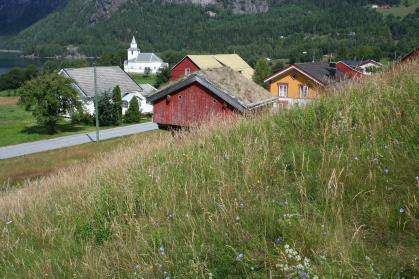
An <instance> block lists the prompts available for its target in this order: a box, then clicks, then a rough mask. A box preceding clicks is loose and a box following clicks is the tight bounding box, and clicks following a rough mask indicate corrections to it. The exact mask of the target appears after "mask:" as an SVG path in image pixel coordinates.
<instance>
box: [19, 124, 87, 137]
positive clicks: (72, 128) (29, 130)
mask: <svg viewBox="0 0 419 279" xmlns="http://www.w3.org/2000/svg"><path fill="white" fill-rule="evenodd" d="M84 129H85V127H83V126H79V125H74V124H71V123H65V124H62V123H61V124H57V126H56V131H55V132H54V133H51V131H50V130H49V129H48V128H47V127H45V126H42V125H35V126H30V127H25V128H24V129H22V131H21V132H22V133H25V134H38V135H56V134H59V133H66V132H70V133H74V132H79V131H82V130H84Z"/></svg>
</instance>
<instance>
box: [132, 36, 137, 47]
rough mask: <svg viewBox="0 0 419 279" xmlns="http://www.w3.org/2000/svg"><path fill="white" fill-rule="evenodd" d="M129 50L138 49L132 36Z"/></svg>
mask: <svg viewBox="0 0 419 279" xmlns="http://www.w3.org/2000/svg"><path fill="white" fill-rule="evenodd" d="M131 48H138V47H137V42H136V41H135V37H134V36H132V41H131Z"/></svg>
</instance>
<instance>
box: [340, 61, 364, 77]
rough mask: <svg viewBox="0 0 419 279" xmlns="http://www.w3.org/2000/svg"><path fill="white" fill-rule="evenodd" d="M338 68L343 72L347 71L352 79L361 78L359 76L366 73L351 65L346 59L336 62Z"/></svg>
mask: <svg viewBox="0 0 419 279" xmlns="http://www.w3.org/2000/svg"><path fill="white" fill-rule="evenodd" d="M336 69H338V70H339V71H341V72H342V73H345V74H346V75H347V76H348V77H350V78H351V79H353V78H359V77H362V76H363V75H364V74H363V72H361V71H359V70H357V69H356V68H354V67H351V66H349V65H348V64H347V63H345V62H344V61H339V62H337V63H336Z"/></svg>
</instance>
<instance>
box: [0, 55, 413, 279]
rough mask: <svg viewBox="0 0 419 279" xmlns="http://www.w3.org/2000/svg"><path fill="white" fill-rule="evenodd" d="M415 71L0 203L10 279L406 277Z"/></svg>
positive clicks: (144, 150)
mask: <svg viewBox="0 0 419 279" xmlns="http://www.w3.org/2000/svg"><path fill="white" fill-rule="evenodd" d="M418 73H419V64H417V63H415V64H411V65H407V66H404V67H400V68H398V69H396V70H393V71H390V72H387V73H384V74H383V75H381V76H379V77H376V78H371V79H368V80H364V81H361V82H360V83H359V84H358V85H354V86H352V87H348V88H345V89H344V90H341V91H338V92H330V95H332V96H329V97H328V98H324V99H321V100H319V101H316V102H314V103H312V104H311V105H309V106H307V107H305V108H295V109H291V110H286V111H282V112H280V113H278V114H275V115H268V116H261V117H257V118H254V119H248V120H241V119H237V120H235V121H231V122H226V123H218V124H217V125H215V124H214V125H209V126H206V128H202V129H199V130H195V131H191V132H190V133H189V134H186V133H184V134H182V133H180V134H178V135H176V137H174V138H171V137H168V136H166V135H163V136H162V135H156V136H155V137H153V138H151V139H150V140H149V141H148V142H145V143H143V144H134V145H131V146H128V147H125V148H121V149H119V150H116V151H115V152H114V153H111V154H110V155H109V156H108V157H107V158H105V159H103V160H97V161H95V162H93V163H92V164H91V166H90V167H84V168H81V167H77V166H75V167H74V169H73V170H69V171H66V172H62V173H60V174H58V175H55V176H51V177H48V178H45V179H42V180H39V181H35V182H31V183H28V185H26V187H25V188H24V189H21V190H18V191H16V192H10V193H5V194H2V196H1V197H0V218H1V220H2V223H1V224H0V232H1V238H0V247H1V248H0V274H2V275H3V276H5V277H7V278H11V277H47V276H48V277H59V278H61V277H64V278H66V277H67V278H69V277H75V278H86V277H99V278H103V277H117V278H119V277H131V278H137V277H141V278H143V277H144V278H152V277H177V278H196V277H199V278H201V277H207V278H225V277H250V278H265V277H280V278H281V277H286V276H288V275H289V276H291V277H297V276H298V277H302V276H309V277H310V278H315V277H316V276H318V277H319V278H321V277H322V276H325V277H327V278H332V277H333V278H334V277H350V276H354V277H362V278H367V277H385V278H387V277H395V276H396V277H397V276H399V277H402V276H404V277H408V278H412V277H414V276H417V274H419V267H418V258H417V257H418V252H417V251H418V250H419V249H418V248H419V245H418V235H419V227H418V190H419V178H418V175H419V162H418V155H417V154H418V138H419V127H418V124H417V123H419V121H418V120H419V119H418V113H417V108H418V104H419V100H418V95H419V74H418Z"/></svg>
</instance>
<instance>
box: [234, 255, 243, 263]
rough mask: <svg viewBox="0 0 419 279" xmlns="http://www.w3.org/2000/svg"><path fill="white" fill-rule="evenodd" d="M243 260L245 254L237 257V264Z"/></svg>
mask: <svg viewBox="0 0 419 279" xmlns="http://www.w3.org/2000/svg"><path fill="white" fill-rule="evenodd" d="M243 258H244V254H243V253H240V254H238V255H237V257H236V261H237V262H240V261H241V260H242V259H243Z"/></svg>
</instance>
